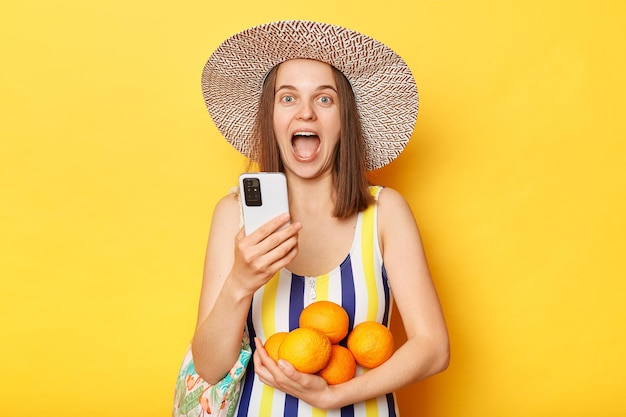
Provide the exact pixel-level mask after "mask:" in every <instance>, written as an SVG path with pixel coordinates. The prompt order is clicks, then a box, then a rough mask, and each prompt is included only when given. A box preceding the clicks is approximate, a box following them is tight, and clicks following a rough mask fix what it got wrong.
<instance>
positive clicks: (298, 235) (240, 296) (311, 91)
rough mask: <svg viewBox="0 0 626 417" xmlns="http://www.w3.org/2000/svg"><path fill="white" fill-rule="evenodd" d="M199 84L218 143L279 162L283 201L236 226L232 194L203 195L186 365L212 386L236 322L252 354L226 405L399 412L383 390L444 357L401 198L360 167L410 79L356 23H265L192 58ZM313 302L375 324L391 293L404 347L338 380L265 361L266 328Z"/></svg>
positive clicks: (435, 305)
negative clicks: (201, 256)
mask: <svg viewBox="0 0 626 417" xmlns="http://www.w3.org/2000/svg"><path fill="white" fill-rule="evenodd" d="M203 92H204V96H205V101H206V103H207V107H208V108H209V112H210V113H211V116H212V117H213V120H214V121H215V123H216V125H217V126H218V128H220V130H221V131H222V133H223V134H224V136H225V137H226V139H227V140H229V142H230V143H231V144H233V146H235V147H236V148H237V149H238V150H240V151H241V152H242V153H244V154H245V155H247V156H249V157H251V158H252V159H253V160H254V161H256V162H257V164H258V166H259V168H260V170H261V171H281V172H283V173H284V174H285V176H286V178H287V184H288V190H289V210H290V213H289V214H287V213H285V214H284V215H281V216H278V217H276V218H274V219H273V220H270V221H269V222H268V223H266V224H265V225H263V226H262V227H261V228H259V229H257V230H256V231H255V232H253V233H251V234H249V235H247V236H246V235H245V234H244V232H243V230H242V228H241V223H240V207H239V202H238V198H237V196H236V195H235V194H229V195H227V196H225V197H224V198H223V199H222V200H220V202H219V203H218V204H217V206H216V208H215V211H214V214H213V221H212V226H211V231H210V235H209V242H208V249H207V254H206V263H205V272H204V280H203V285H202V292H201V295H200V306H199V311H198V321H197V327H196V331H195V334H194V337H193V341H192V353H193V360H194V364H195V369H196V371H197V373H198V375H199V376H200V377H201V378H202V379H204V380H205V381H207V382H208V383H210V384H215V383H217V382H218V381H219V380H220V379H222V378H223V377H224V376H225V375H226V374H228V372H229V370H230V369H231V367H232V366H233V363H235V362H236V361H237V358H238V355H239V352H240V348H241V344H242V335H243V334H244V332H247V334H249V335H250V338H251V342H252V343H251V345H252V349H253V351H254V355H253V360H252V361H251V362H250V364H249V365H248V367H247V369H246V376H245V381H244V384H243V388H242V391H241V398H240V399H239V403H238V405H237V408H236V412H235V415H237V416H300V415H302V416H304V415H306V416H310V415H337V416H339V415H352V416H375V415H376V416H396V415H399V414H398V410H397V404H396V402H395V398H394V396H393V394H392V393H393V392H394V391H395V390H397V389H399V388H401V387H404V386H406V385H409V384H412V383H414V382H416V381H419V380H421V379H424V378H427V377H429V376H431V375H433V374H435V373H438V372H440V371H442V370H444V369H445V368H446V367H447V365H448V358H449V350H448V335H447V330H446V326H445V322H444V319H443V314H442V311H441V307H440V304H439V300H438V297H437V295H436V291H435V289H434V286H433V283H432V280H431V277H430V274H429V270H428V266H427V262H426V259H425V256H424V251H423V248H422V243H421V239H420V235H419V231H418V228H417V225H416V223H415V220H414V217H413V215H412V213H411V210H410V208H409V206H408V204H407V202H406V201H405V200H404V198H403V197H402V196H401V195H400V194H399V193H397V192H396V191H394V190H392V189H390V188H382V187H372V186H369V184H368V181H367V177H366V172H367V170H372V169H377V168H380V167H381V166H383V165H385V164H387V163H389V162H390V161H391V160H393V159H394V158H395V157H396V156H397V155H398V153H399V152H400V151H401V150H402V149H403V148H404V146H405V145H406V142H407V141H408V139H409V137H410V135H411V133H412V130H413V126H414V123H415V118H416V115H417V90H416V89H415V84H414V80H413V77H412V75H411V73H410V71H409V69H408V67H407V66H406V64H405V63H404V61H403V60H402V59H401V58H400V57H399V56H397V55H396V54H395V53H394V52H393V51H391V50H390V49H389V48H387V47H385V46H384V45H382V44H380V43H379V42H377V41H375V40H373V39H371V38H368V37H367V36H365V35H362V34H359V33H356V32H353V31H350V30H347V29H344V28H339V27H337V26H332V25H327V24H321V23H315V22H305V21H284V22H274V23H270V24H267V25H262V26H257V27H254V28H251V29H248V30H247V31H244V32H241V33H239V34H237V35H235V36H233V37H231V38H229V39H228V40H227V41H225V42H224V43H223V44H222V45H221V46H220V47H219V48H218V49H217V50H216V51H215V52H214V54H213V55H212V57H211V58H210V59H209V62H208V63H207V66H206V67H205V72H204V75H203ZM321 299H326V300H331V301H334V302H336V303H337V304H340V305H342V306H343V307H344V309H346V311H347V312H348V314H349V318H350V329H352V328H353V327H354V326H356V325H357V324H358V323H360V322H362V321H365V320H375V321H378V322H380V323H383V324H384V325H385V326H388V325H389V319H390V317H389V315H390V312H391V307H392V303H393V302H395V303H396V305H397V307H398V311H399V313H400V315H401V316H402V322H403V323H404V327H405V332H406V335H407V341H406V343H404V344H403V345H402V346H399V347H398V348H397V349H396V351H395V352H394V354H393V355H392V356H391V358H390V359H388V360H387V361H386V362H384V363H383V364H382V365H380V366H378V367H376V368H374V369H371V370H367V371H366V372H365V371H363V370H362V369H360V368H359V370H358V372H357V376H356V377H355V378H353V379H351V380H350V381H348V382H345V383H342V384H338V385H328V384H327V383H326V382H325V380H324V379H323V378H321V377H319V376H317V375H311V374H305V373H300V372H298V371H297V370H296V369H295V368H294V367H293V366H292V365H291V364H289V363H288V362H286V361H284V360H280V361H278V363H277V362H274V360H273V359H271V358H270V357H269V356H268V354H267V352H266V351H265V349H264V348H263V343H264V342H265V340H266V339H267V338H268V337H269V336H271V334H270V333H272V332H277V331H290V330H293V328H294V323H297V320H296V321H294V318H296V317H298V316H299V314H300V312H301V311H302V309H303V308H304V307H306V305H308V304H310V303H311V302H313V301H318V300H321ZM314 410H315V411H314ZM320 410H326V411H324V412H322V411H320ZM315 413H321V414H315Z"/></svg>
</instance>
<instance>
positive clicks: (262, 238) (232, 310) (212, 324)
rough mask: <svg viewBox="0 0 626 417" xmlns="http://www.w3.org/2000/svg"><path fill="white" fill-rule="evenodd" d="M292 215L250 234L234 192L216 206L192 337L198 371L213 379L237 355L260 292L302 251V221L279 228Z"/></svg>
mask: <svg viewBox="0 0 626 417" xmlns="http://www.w3.org/2000/svg"><path fill="white" fill-rule="evenodd" d="M287 220H288V216H287V217H281V216H279V217H277V218H275V219H273V220H271V221H269V222H268V223H267V224H265V225H263V226H261V227H260V228H259V229H258V230H257V231H255V232H254V233H252V234H250V235H249V236H245V235H244V232H243V230H242V229H241V228H240V227H239V203H238V200H237V197H236V196H235V195H234V194H229V195H228V196H226V197H224V198H223V199H222V200H220V201H219V202H218V204H217V206H216V207H215V210H214V213H213V220H212V223H211V231H210V233H209V242H208V245H207V252H206V259H205V265H204V277H203V281H202V290H201V293H200V303H199V307H198V319H197V324H196V330H195V333H194V336H193V340H192V353H193V357H194V365H195V367H196V370H197V372H198V375H200V376H201V377H202V378H203V379H204V380H206V381H207V382H209V383H211V384H214V383H216V382H217V381H219V380H220V379H221V378H223V376H224V375H226V373H228V371H229V370H230V368H231V367H232V365H233V364H234V363H235V361H236V360H237V357H238V355H239V349H240V347H241V339H242V336H243V331H244V327H245V321H246V317H247V314H248V309H249V308H250V302H251V300H252V296H253V294H254V292H255V291H256V290H257V289H259V288H260V287H261V286H262V285H264V284H265V283H266V282H267V281H269V280H270V279H271V278H272V276H273V275H274V273H275V272H276V271H278V270H279V269H280V268H282V267H283V266H285V265H286V264H288V263H289V262H290V261H291V260H292V259H293V257H295V255H296V253H297V237H296V235H297V232H298V230H299V228H300V225H299V223H294V224H291V225H290V226H289V227H286V228H284V229H282V230H280V231H278V230H277V229H279V228H280V226H282V225H283V224H284V223H285V222H286V221H287Z"/></svg>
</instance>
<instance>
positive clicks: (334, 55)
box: [202, 20, 418, 170]
mask: <svg viewBox="0 0 626 417" xmlns="http://www.w3.org/2000/svg"><path fill="white" fill-rule="evenodd" d="M296 58H308V59H315V60H318V61H322V62H326V63H328V64H330V65H332V66H333V67H335V68H337V69H338V70H340V71H341V72H342V73H343V74H344V75H345V76H346V78H347V79H348V81H350V84H351V85H352V89H353V90H354V94H355V96H356V102H357V107H358V109H359V113H360V116H361V124H362V126H363V135H364V137H365V141H366V167H367V169H368V170H375V169H378V168H381V167H383V166H385V165H387V164H388V163H389V162H391V161H392V160H394V159H395V158H396V157H397V156H398V155H399V154H400V152H402V150H403V149H404V147H405V146H406V144H407V143H408V141H409V139H410V137H411V134H412V133H413V128H414V126H415V120H416V117H417V108H418V98H417V87H416V86H415V80H414V79H413V75H412V74H411V70H410V69H409V67H408V66H407V64H406V63H405V62H404V60H403V59H402V58H401V57H400V56H399V55H398V54H396V53H395V52H394V51H392V50H391V49H390V48H388V47H387V46H385V45H383V44H382V43H380V42H378V41H376V40H375V39H372V38H370V37H368V36H366V35H363V34H361V33H358V32H355V31H352V30H350V29H346V28H343V27H339V26H335V25H330V24H326V23H319V22H310V21H302V20H289V21H279V22H272V23H267V24H263V25H260V26H255V27H252V28H249V29H246V30H244V31H242V32H240V33H237V34H235V35H233V36H231V37H230V38H228V39H226V40H225V41H224V42H223V43H222V44H221V45H220V46H219V47H218V48H217V49H216V50H215V51H214V52H213V54H212V55H211V57H210V58H209V60H208V61H207V63H206V65H205V66H204V70H203V72H202V94H203V96H204V101H205V103H206V106H207V108H208V110H209V113H210V115H211V118H212V119H213V121H214V123H215V125H216V126H217V128H218V129H219V130H220V132H221V133H222V135H224V137H225V138H226V140H227V141H228V142H230V144H231V145H232V146H233V147H234V148H235V149H237V150H238V151H239V152H241V153H242V154H243V155H245V156H247V157H254V155H252V129H253V127H254V121H255V116H256V113H257V110H258V106H259V99H260V96H261V88H262V85H263V81H264V79H265V77H266V75H267V73H268V72H269V71H270V70H271V69H272V68H273V67H274V66H276V65H278V64H280V63H281V62H284V61H287V60H289V59H296Z"/></svg>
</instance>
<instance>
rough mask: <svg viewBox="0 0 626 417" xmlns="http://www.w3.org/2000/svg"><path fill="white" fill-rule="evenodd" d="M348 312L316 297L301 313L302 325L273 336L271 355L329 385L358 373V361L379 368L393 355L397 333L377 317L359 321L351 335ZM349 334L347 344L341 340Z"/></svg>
mask: <svg viewBox="0 0 626 417" xmlns="http://www.w3.org/2000/svg"><path fill="white" fill-rule="evenodd" d="M348 325H349V320H348V313H346V311H345V310H344V309H343V308H342V307H341V306H340V305H338V304H336V303H333V302H331V301H316V302H314V303H312V304H310V305H308V306H307V307H306V308H305V309H304V310H302V313H301V314H300V327H298V328H297V329H294V330H292V331H291V332H279V333H275V334H273V335H272V336H270V337H269V338H268V339H267V340H266V341H265V344H264V347H265V350H266V351H267V353H268V355H269V356H270V357H271V358H272V359H274V360H275V361H278V360H279V359H284V360H286V361H287V362H289V363H291V364H292V365H293V366H294V368H296V369H297V370H298V371H300V372H306V373H309V374H317V375H319V376H321V377H322V378H324V379H325V380H326V382H327V383H328V384H329V385H335V384H340V383H342V382H346V381H348V380H350V379H352V378H354V375H355V373H356V364H357V363H358V364H359V365H361V366H363V367H364V368H375V367H377V366H379V365H380V364H382V363H383V362H385V361H386V360H387V359H389V358H390V357H391V355H392V354H393V351H394V341H393V336H392V334H391V332H390V331H389V329H387V328H386V327H385V326H383V325H382V324H380V323H377V322H375V321H365V322H362V323H359V324H358V325H357V326H355V327H354V329H352V332H350V334H349V335H348ZM346 336H348V340H347V348H345V347H343V346H341V345H339V344H338V343H339V342H340V341H341V340H343V339H344V338H345V337H346Z"/></svg>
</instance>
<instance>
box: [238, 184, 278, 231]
mask: <svg viewBox="0 0 626 417" xmlns="http://www.w3.org/2000/svg"><path fill="white" fill-rule="evenodd" d="M239 198H240V201H241V208H242V212H243V224H244V230H245V233H246V235H249V234H250V233H252V232H254V231H255V230H256V229H257V228H258V227H259V226H261V225H263V224H265V223H267V222H268V221H269V220H271V219H273V218H274V217H276V216H278V215H280V214H283V213H288V212H289V199H288V196H287V179H286V178H285V174H283V173H282V172H256V173H247V174H241V175H240V176H239Z"/></svg>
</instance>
